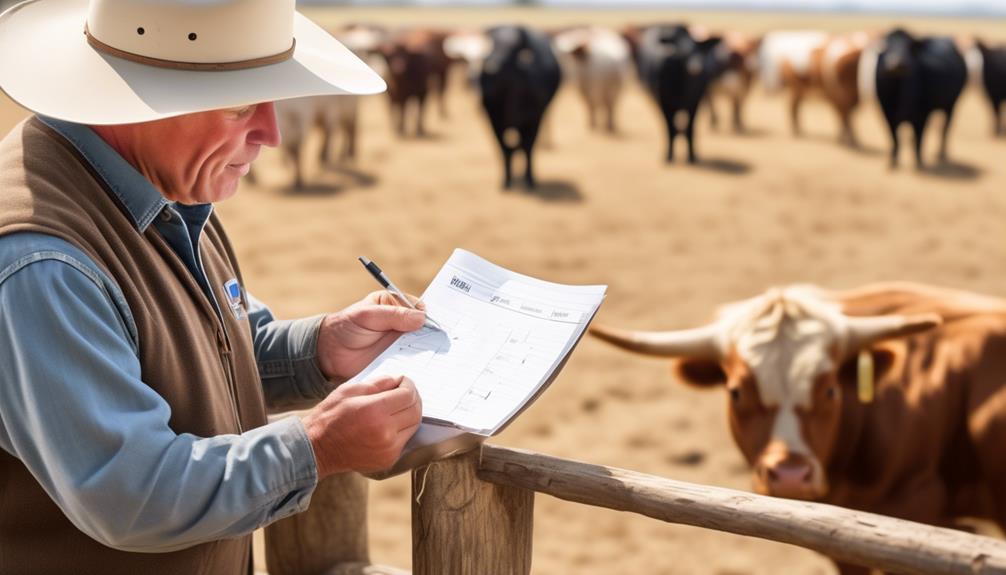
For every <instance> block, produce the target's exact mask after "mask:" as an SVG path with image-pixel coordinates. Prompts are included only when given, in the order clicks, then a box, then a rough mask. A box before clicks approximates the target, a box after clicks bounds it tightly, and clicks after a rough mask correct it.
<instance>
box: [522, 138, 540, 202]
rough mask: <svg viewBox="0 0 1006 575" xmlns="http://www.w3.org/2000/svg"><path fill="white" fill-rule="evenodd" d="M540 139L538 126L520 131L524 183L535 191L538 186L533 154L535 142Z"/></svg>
mask: <svg viewBox="0 0 1006 575" xmlns="http://www.w3.org/2000/svg"><path fill="white" fill-rule="evenodd" d="M537 139H538V124H533V125H531V126H530V127H528V128H526V129H523V130H521V131H520V147H521V149H522V150H523V151H524V160H525V166H524V181H525V182H526V183H527V187H528V189H534V187H535V186H536V185H537V182H535V179H534V169H533V162H532V156H531V152H532V151H534V142H535V140H537Z"/></svg>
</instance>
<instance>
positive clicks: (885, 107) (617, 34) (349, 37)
mask: <svg viewBox="0 0 1006 575" xmlns="http://www.w3.org/2000/svg"><path fill="white" fill-rule="evenodd" d="M334 33H335V34H336V35H337V36H338V37H339V38H340V39H341V40H342V41H343V42H344V43H345V44H346V45H347V46H348V47H349V48H350V49H352V50H353V51H355V52H356V53H357V54H358V55H360V56H361V57H362V58H364V59H366V60H367V61H368V62H370V63H372V65H374V66H375V67H376V68H378V69H379V70H381V71H382V73H383V75H384V77H385V79H386V80H387V83H388V98H389V100H390V104H391V106H390V110H391V114H392V125H393V126H394V127H395V130H396V131H397V132H398V133H399V134H400V135H403V136H404V135H406V134H408V133H410V132H411V133H414V134H416V135H418V136H422V135H423V134H424V133H425V127H424V116H425V107H426V101H427V99H436V100H437V104H438V109H439V114H440V116H441V117H442V118H447V117H448V110H447V107H446V103H445V98H444V92H445V91H446V89H447V84H448V75H449V73H450V71H451V69H452V68H455V67H458V68H463V69H464V70H465V73H466V74H467V75H468V78H469V82H468V85H469V86H470V87H471V89H472V90H477V91H478V92H479V93H480V95H481V99H482V103H483V108H484V111H485V115H486V117H487V119H488V121H489V125H490V126H491V128H492V132H493V134H494V135H495V137H496V140H497V142H498V144H499V147H500V151H501V155H502V159H503V166H504V170H503V171H504V182H503V185H504V188H509V187H511V185H512V184H513V181H514V179H513V176H512V173H511V163H512V158H513V156H514V154H515V153H516V152H517V151H518V150H519V151H522V152H523V153H524V155H525V156H526V162H525V166H526V173H525V175H524V182H525V184H526V185H527V186H529V187H533V186H534V185H535V180H534V175H533V169H532V161H531V158H532V154H533V150H534V146H535V142H536V140H537V139H538V136H539V132H540V130H541V128H542V122H543V121H544V119H545V117H546V112H547V110H548V107H549V105H550V104H551V102H552V101H553V99H554V96H555V93H556V91H557V90H558V88H559V86H560V84H561V83H562V82H563V81H565V82H568V83H570V84H572V85H574V86H576V87H577V88H578V90H579V91H580V93H581V94H582V96H583V99H584V102H585V104H586V106H587V110H588V117H589V119H590V125H591V128H595V129H600V128H601V124H602V122H603V129H605V130H607V131H609V132H614V131H616V130H617V125H618V123H617V106H618V100H619V96H620V94H621V93H622V92H623V90H624V87H625V85H626V82H627V81H629V79H630V78H631V77H632V75H633V71H634V72H635V74H634V75H635V76H636V77H637V78H638V80H639V82H640V83H641V85H642V86H643V87H644V88H645V91H646V93H647V94H649V96H650V97H651V99H652V101H653V103H654V104H655V109H656V110H658V111H659V114H660V116H661V117H662V119H663V124H664V125H665V126H666V132H667V148H666V149H667V153H666V156H665V157H666V160H667V161H668V162H671V161H673V160H674V140H675V139H676V137H677V136H679V135H682V136H684V138H685V140H686V141H687V149H688V161H689V162H691V163H694V162H697V161H699V158H698V153H697V151H696V145H695V124H696V115H697V114H698V113H699V111H700V110H701V109H703V108H708V110H709V112H710V119H711V121H712V123H713V124H714V126H715V125H716V124H718V120H719V118H718V115H717V114H716V113H715V106H714V102H715V101H717V100H727V101H729V102H730V105H731V108H732V125H733V129H734V130H736V131H738V132H743V131H744V130H745V122H744V119H743V108H744V101H745V98H746V97H747V95H748V94H749V92H750V90H751V88H752V86H753V85H754V84H755V83H756V82H760V83H761V84H762V85H763V87H764V89H765V90H766V91H768V92H785V93H786V94H788V98H789V108H790V116H791V124H792V126H791V127H792V131H793V133H794V134H795V135H799V134H800V133H801V128H800V108H801V105H802V103H803V101H804V100H805V99H806V98H808V97H820V98H823V99H824V100H825V101H826V102H827V103H828V104H829V105H830V106H831V107H832V108H833V109H834V110H835V113H836V115H837V117H838V119H839V122H840V125H841V131H840V133H839V134H838V140H839V141H840V142H841V143H843V144H844V145H847V146H851V147H856V146H858V140H857V138H856V134H855V132H854V130H853V122H852V115H853V113H854V111H855V110H856V109H857V107H859V106H860V104H862V103H863V102H864V101H874V102H876V103H877V104H879V109H880V110H881V111H882V113H883V118H884V120H885V121H886V124H887V126H888V127H889V129H890V139H891V148H890V164H891V166H892V167H895V166H897V162H898V149H899V142H898V131H899V130H898V128H899V126H901V125H903V124H907V125H909V126H910V127H911V129H912V131H913V134H914V141H913V146H914V150H915V162H916V167H918V168H923V167H924V166H925V164H926V162H925V161H924V160H923V158H922V153H921V143H922V136H923V133H924V131H925V129H926V126H927V124H928V123H929V120H930V118H931V116H932V114H933V112H935V111H940V112H942V116H943V118H944V121H943V124H942V126H941V129H942V137H941V145H940V152H939V160H940V161H946V160H947V139H948V135H949V133H950V127H951V121H952V119H953V114H954V106H955V104H956V102H957V100H958V98H959V96H960V94H961V92H962V91H963V90H964V88H965V86H966V85H967V84H968V83H969V82H970V83H973V84H974V85H975V86H976V88H977V89H980V90H982V91H983V92H984V93H985V95H986V97H987V99H988V101H989V103H990V107H991V110H992V116H993V118H994V124H993V132H994V133H995V135H997V136H1003V135H1006V120H1004V118H1003V110H1002V109H1003V102H1004V100H1006V45H997V46H993V45H989V44H987V43H985V42H983V41H981V40H980V39H978V38H961V37H956V38H950V37H919V36H915V35H913V34H911V33H910V32H908V31H906V30H902V29H895V30H892V31H889V32H887V33H872V34H871V33H867V32H858V33H847V34H837V35H836V34H828V33H825V32H819V31H775V32H769V33H766V34H764V35H762V36H758V37H756V36H750V35H745V34H741V33H737V32H716V31H711V30H708V29H706V28H703V27H701V26H694V25H692V26H689V25H684V24H657V25H647V26H627V27H624V28H622V29H619V30H614V29H608V28H603V27H598V26H582V27H569V28H561V29H549V30H535V29H531V28H529V27H524V26H497V27H493V28H489V29H487V30H478V31H457V30H451V31H448V30H435V29H403V30H391V29H388V28H386V27H383V26H379V25H371V24H352V25H345V26H343V27H342V28H340V29H338V30H335V31H334ZM356 100H357V99H356V98H355V97H325V98H315V99H308V100H303V101H295V102H285V103H282V104H281V106H280V109H279V119H280V123H281V129H282V131H283V134H284V141H285V144H284V149H285V151H286V152H287V154H288V156H289V157H290V158H291V159H292V160H293V162H292V163H293V165H294V166H295V169H296V176H295V186H297V187H299V186H300V185H301V184H302V182H303V180H302V176H301V169H300V147H301V144H302V142H303V139H304V136H305V135H306V134H307V133H308V132H309V131H310V130H311V129H312V128H313V127H315V126H320V127H322V128H323V130H324V131H325V134H326V135H325V145H324V146H323V148H322V158H321V159H322V160H323V161H326V160H328V159H330V155H329V154H330V152H329V145H328V143H329V142H330V141H332V140H333V139H335V138H338V139H341V140H342V141H343V142H344V143H343V144H342V147H343V149H342V151H341V152H340V153H339V158H340V159H342V160H348V159H352V158H353V157H354V156H355V154H356V142H357V130H356V115H357V113H358V112H357V108H358V104H357V101H356ZM340 135H341V136H340Z"/></svg>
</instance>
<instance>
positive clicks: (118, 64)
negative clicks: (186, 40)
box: [0, 0, 386, 125]
mask: <svg viewBox="0 0 1006 575" xmlns="http://www.w3.org/2000/svg"><path fill="white" fill-rule="evenodd" d="M87 9H88V0H30V1H29V2H25V3H23V4H19V5H17V6H14V7H13V8H11V9H9V10H7V11H6V12H4V13H3V15H0V89H2V90H3V91H4V92H5V93H6V94H7V95H8V96H10V98H11V99H13V100H14V101H15V102H17V103H19V104H21V105H22V106H24V107H25V108H28V109H29V110H31V111H33V112H36V113H39V114H43V115H46V116H51V117H54V118H58V119H61V120H67V121H71V122H78V123H82V124H94V125H100V124H130V123H136V122H147V121H151V120H159V119H162V118H169V117H172V116H179V115H182V114H190V113H194V112H203V111H206V110H216V109H221V108H232V107H236V106H244V105H248V104H256V103H259V102H270V101H276V100H285V99H289V98H298V97H302V96H321V95H326V94H359V95H365V94H376V93H379V92H383V91H384V90H385V89H386V85H385V83H384V80H383V79H382V78H381V77H380V75H379V74H377V73H376V72H374V71H373V70H371V69H370V68H369V67H368V66H367V65H366V64H365V63H364V62H363V61H362V60H360V58H358V57H357V56H356V55H355V54H353V52H351V51H350V50H349V49H348V48H346V47H345V46H343V45H342V44H341V43H340V42H339V41H338V40H336V39H335V38H333V37H332V36H331V35H330V34H329V33H328V32H326V31H325V30H323V29H322V28H320V27H319V26H318V25H316V24H314V23H313V22H311V21H310V20H308V19H307V18H306V17H305V16H303V15H302V14H300V13H297V14H296V20H295V23H294V37H295V38H296V41H297V44H296V49H295V50H294V54H293V57H292V58H291V59H289V60H286V61H284V62H280V63H277V64H270V65H267V66H261V67H258V68H249V69H245V70H231V71H212V72H208V71H190V70H176V69H169V68H159V67H154V66H148V65H144V64H139V63H136V62H132V61H130V60H125V59H122V58H117V57H115V56H111V55H108V54H103V53H101V52H99V51H97V50H95V49H94V48H92V47H91V45H90V44H88V42H87V38H86V36H85V35H84V23H85V21H86V19H87Z"/></svg>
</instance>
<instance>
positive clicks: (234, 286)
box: [224, 278, 248, 321]
mask: <svg viewBox="0 0 1006 575" xmlns="http://www.w3.org/2000/svg"><path fill="white" fill-rule="evenodd" d="M224 295H226V296H227V303H228V304H230V306H231V313H233V314H234V319H236V320H238V321H241V320H243V319H245V318H246V317H248V314H247V312H245V306H244V304H243V303H242V302H241V299H242V298H241V284H239V283H238V280H236V279H234V278H231V279H229V280H227V283H225V284H224Z"/></svg>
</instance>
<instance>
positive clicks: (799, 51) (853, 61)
mask: <svg viewBox="0 0 1006 575" xmlns="http://www.w3.org/2000/svg"><path fill="white" fill-rule="evenodd" d="M869 42H870V37H869V36H868V35H867V34H865V33H862V32H857V33H854V34H848V35H843V36H833V37H829V36H827V35H824V34H823V33H820V32H773V33H770V34H767V35H766V36H765V38H764V40H763V42H762V45H761V51H760V59H761V67H762V80H763V83H764V84H765V86H766V88H768V89H773V88H778V87H785V88H786V90H788V92H789V97H790V120H791V123H792V129H793V133H794V134H795V135H798V136H799V135H800V134H801V132H802V130H801V127H800V108H801V106H802V104H803V101H804V98H806V97H807V96H809V95H814V94H818V95H820V96H823V97H824V99H825V100H827V101H828V103H829V104H831V106H832V108H833V109H834V110H835V113H836V114H838V119H839V122H840V123H841V126H842V128H841V132H840V134H839V141H840V142H842V143H844V144H847V145H849V146H854V147H855V146H857V145H858V144H857V140H856V136H855V133H854V132H853V129H852V112H853V111H854V110H855V109H856V106H857V105H859V99H860V87H859V81H858V78H859V57H860V55H861V54H862V53H863V49H864V48H865V47H866V46H867V44H869Z"/></svg>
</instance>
